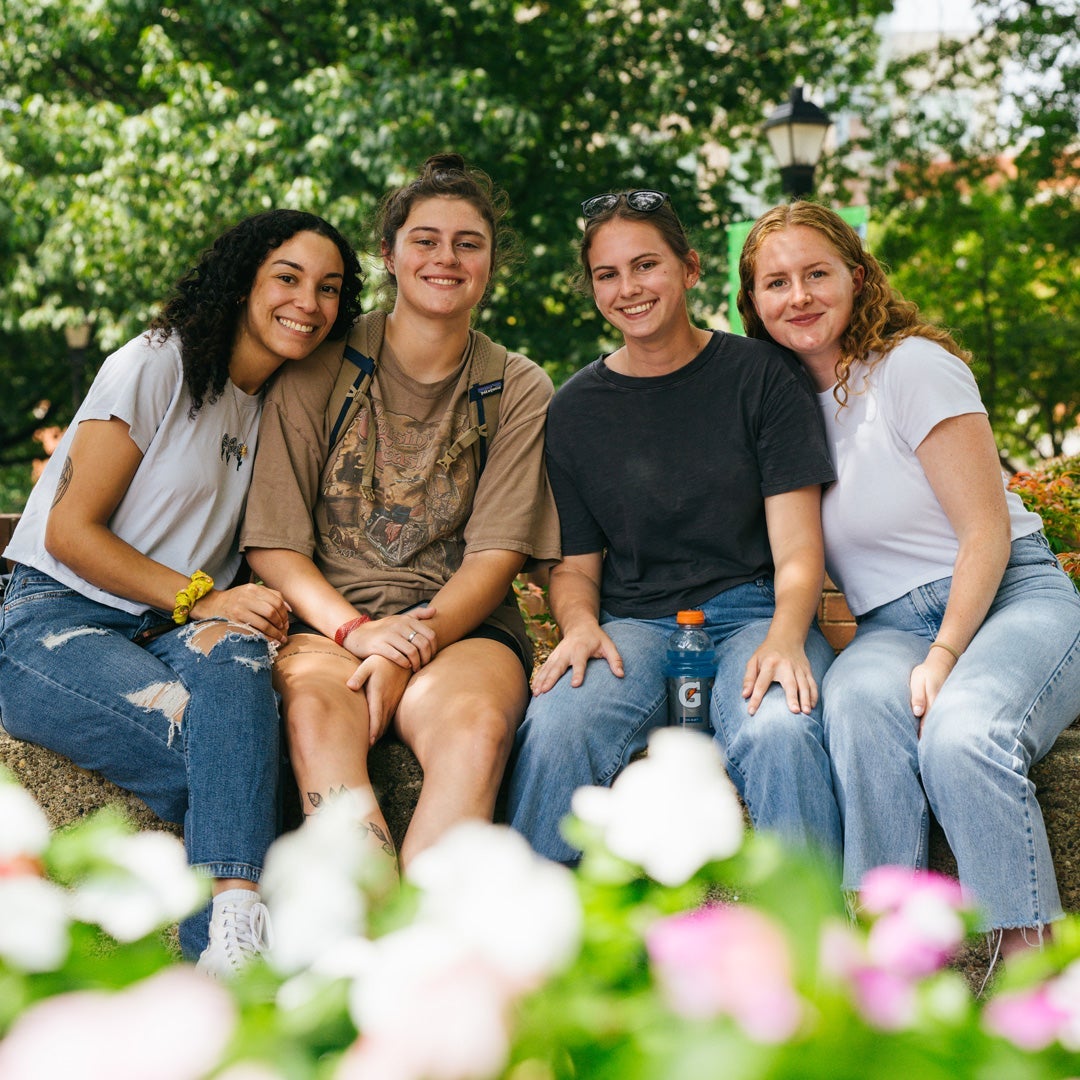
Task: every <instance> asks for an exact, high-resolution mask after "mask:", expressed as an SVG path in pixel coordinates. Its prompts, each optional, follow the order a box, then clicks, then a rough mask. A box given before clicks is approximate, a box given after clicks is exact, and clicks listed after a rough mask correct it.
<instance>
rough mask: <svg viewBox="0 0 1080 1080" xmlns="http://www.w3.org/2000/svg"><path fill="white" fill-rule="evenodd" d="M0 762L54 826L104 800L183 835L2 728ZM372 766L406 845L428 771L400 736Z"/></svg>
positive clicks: (291, 808) (380, 750)
mask: <svg viewBox="0 0 1080 1080" xmlns="http://www.w3.org/2000/svg"><path fill="white" fill-rule="evenodd" d="M0 765H4V766H6V767H7V768H8V769H9V770H10V771H11V772H12V773H13V774H14V776H15V778H16V779H17V780H18V781H19V783H21V784H22V785H23V787H25V788H26V789H27V791H29V792H30V793H31V794H32V795H33V796H34V798H35V799H37V801H38V802H39V803H40V805H41V807H42V809H43V810H44V811H45V816H46V817H47V818H48V819H49V825H50V826H51V827H52V828H54V829H58V828H61V827H62V826H64V825H71V824H74V823H75V822H77V821H79V820H81V819H82V818H84V817H86V816H87V815H88V814H91V813H93V812H94V811H95V810H99V809H101V808H102V807H104V806H116V807H118V808H119V809H120V810H121V811H123V813H124V814H126V815H127V817H128V818H129V819H130V820H131V822H132V823H133V824H134V825H135V826H136V827H137V828H139V829H157V830H165V831H167V832H171V833H173V834H174V835H176V836H182V835H183V829H182V828H181V826H179V825H177V824H173V823H171V822H165V821H162V820H161V819H160V818H159V817H157V815H156V814H154V812H153V811H152V810H150V809H149V807H147V806H146V804H145V803H144V802H143V801H142V800H141V799H139V798H138V797H137V796H135V795H132V794H131V793H130V792H127V791H124V790H123V789H121V788H118V787H117V786H116V785H115V784H111V783H109V781H108V780H105V779H104V778H103V777H101V776H99V775H98V774H97V773H93V772H88V771H87V770H86V769H80V768H79V767H78V766H77V765H73V764H72V763H71V762H70V761H68V760H67V759H66V758H63V757H60V755H59V754H54V753H53V752H52V751H51V750H46V749H44V748H43V747H40V746H35V745H34V744H33V743H26V742H19V741H18V740H17V739H13V738H11V736H10V735H7V734H0ZM368 766H369V770H370V773H371V779H372V783H373V784H374V786H375V790H376V792H377V793H378V795H379V801H380V805H381V806H382V809H383V813H384V814H385V815H386V821H387V824H388V825H389V826H390V832H391V833H392V835H393V837H394V842H395V844H397V845H398V846H399V847H400V846H401V841H402V839H403V838H404V836H405V830H406V829H407V828H408V825H409V820H410V818H411V817H412V812H413V810H414V809H415V807H416V802H417V799H419V797H420V786H421V784H422V782H423V773H422V772H421V770H420V766H419V764H418V763H417V761H416V758H415V757H414V756H413V754H412V752H411V751H410V750H409V749H408V748H407V747H405V746H403V745H402V744H401V743H400V742H398V741H397V740H396V739H383V740H382V741H381V742H379V743H378V744H377V745H376V746H375V748H374V750H372V752H371V755H370V758H369V761H368ZM285 818H286V822H287V823H288V824H290V825H295V824H297V823H298V821H299V810H298V804H297V803H296V802H295V800H293V801H292V803H291V804H288V803H287V804H286V807H285Z"/></svg>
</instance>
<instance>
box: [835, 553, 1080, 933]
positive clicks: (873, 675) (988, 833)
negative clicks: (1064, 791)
mask: <svg viewBox="0 0 1080 1080" xmlns="http://www.w3.org/2000/svg"><path fill="white" fill-rule="evenodd" d="M951 582H952V579H951V578H944V579H942V580H940V581H934V582H931V583H930V584H929V585H923V586H920V587H919V588H917V589H913V590H912V591H911V592H910V593H908V594H907V595H906V596H902V597H900V598H899V599H897V600H893V601H891V602H890V603H888V604H884V605H883V606H881V607H879V608H876V609H875V610H873V611H871V612H869V613H867V614H866V615H864V616H862V617H861V618H860V620H859V628H858V631H857V632H856V634H855V638H854V640H853V641H852V643H851V644H850V645H848V647H847V648H846V649H845V650H844V651H843V652H842V653H841V654H840V656H839V657H838V658H837V660H836V663H834V664H833V666H832V668H831V669H830V670H829V673H828V675H827V676H826V678H825V689H824V698H825V735H826V745H827V746H828V748H829V754H830V757H831V759H832V763H833V771H834V775H835V781H836V794H837V799H838V800H839V803H840V812H841V816H842V818H843V822H844V886H845V888H847V889H855V888H857V887H858V885H859V882H860V881H861V880H862V876H863V874H865V873H866V871H867V870H869V869H871V868H872V867H875V866H880V865H883V864H897V865H901V866H910V867H920V868H921V867H925V866H926V862H927V836H928V830H929V811H933V813H934V816H935V817H936V818H937V820H938V821H939V822H940V823H941V826H942V829H943V830H944V832H945V836H946V838H947V839H948V841H949V846H950V848H952V851H953V854H954V855H955V856H956V862H957V867H958V870H959V875H960V881H961V882H962V884H964V885H965V886H966V887H967V888H968V889H969V890H970V892H971V893H972V895H973V896H974V898H975V900H976V901H977V902H978V903H979V904H980V906H981V908H982V912H983V916H984V919H985V926H986V927H987V928H1008V927H1026V926H1042V925H1043V924H1044V923H1048V922H1051V921H1053V920H1054V919H1057V918H1060V917H1061V913H1062V912H1061V901H1060V898H1059V896H1058V888H1057V881H1056V879H1055V877H1054V864H1053V861H1052V859H1051V857H1050V848H1049V845H1048V844H1047V840H1046V828H1045V826H1044V824H1043V818H1042V812H1041V811H1040V809H1039V804H1038V801H1037V800H1036V798H1035V788H1034V785H1033V784H1032V783H1031V781H1030V780H1029V779H1028V770H1029V769H1030V768H1031V766H1032V765H1033V764H1034V763H1035V762H1037V761H1038V760H1039V759H1040V758H1041V757H1043V755H1045V754H1046V753H1047V752H1048V751H1049V750H1050V748H1051V747H1052V746H1053V745H1054V740H1055V739H1056V738H1057V736H1058V735H1059V734H1060V732H1061V731H1062V730H1063V729H1064V728H1066V727H1068V726H1069V724H1070V723H1071V722H1072V721H1073V720H1075V719H1076V717H1077V714H1078V713H1080V597H1078V596H1077V592H1076V589H1075V588H1074V587H1073V585H1072V583H1071V582H1070V581H1069V579H1068V578H1067V577H1066V575H1065V574H1064V572H1063V571H1062V570H1061V568H1060V566H1059V565H1058V562H1057V560H1056V559H1055V558H1054V555H1053V554H1052V552H1051V551H1050V548H1049V546H1048V545H1047V543H1046V539H1045V537H1043V535H1042V533H1035V534H1034V535H1032V536H1027V537H1022V538H1021V539H1019V540H1015V541H1013V545H1012V555H1011V558H1010V560H1009V564H1008V567H1007V569H1006V570H1005V574H1004V576H1003V578H1002V580H1001V585H1000V587H999V588H998V591H997V595H996V596H995V598H994V602H993V605H992V606H991V608H990V611H989V613H988V614H987V616H986V619H985V621H984V622H983V624H982V626H981V627H980V628H979V632H978V633H977V634H976V635H975V638H974V640H973V641H972V642H971V644H970V645H969V646H968V647H967V649H966V650H965V652H964V654H963V655H962V656H961V657H960V659H959V661H958V662H957V664H956V666H955V668H954V669H953V671H952V673H951V674H950V675H949V677H948V679H947V680H946V682H945V684H944V685H943V686H942V688H941V691H940V693H939V694H938V696H937V698H936V700H935V701H934V704H933V706H932V707H931V708H930V710H929V712H928V713H927V716H926V721H925V724H924V726H923V733H922V737H921V738H920V737H919V735H918V722H917V721H916V719H915V717H914V715H913V714H912V712H911V694H910V689H909V678H910V674H911V670H912V668H914V667H915V666H916V665H918V664H920V663H922V661H923V660H924V659H925V658H926V652H927V648H928V643H929V642H931V641H933V639H934V638H935V637H936V635H937V632H938V628H939V627H940V626H941V620H942V617H943V616H944V613H945V604H946V602H947V601H948V599H949V587H950V585H951Z"/></svg>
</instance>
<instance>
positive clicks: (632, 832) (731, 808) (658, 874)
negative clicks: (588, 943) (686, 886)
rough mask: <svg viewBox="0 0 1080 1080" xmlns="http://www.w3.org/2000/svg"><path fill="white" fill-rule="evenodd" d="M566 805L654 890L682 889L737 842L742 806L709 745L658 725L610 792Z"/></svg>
mask: <svg viewBox="0 0 1080 1080" xmlns="http://www.w3.org/2000/svg"><path fill="white" fill-rule="evenodd" d="M571 808H572V810H573V812H574V814H575V815H576V816H577V817H578V818H580V819H581V820H582V821H585V822H588V823H589V824H592V825H595V826H597V827H598V828H600V829H601V830H602V831H603V835H604V842H605V843H606V845H607V847H608V850H610V851H611V852H612V854H614V855H618V856H619V857H620V858H621V859H625V860H626V861H627V862H631V863H634V864H635V865H637V866H640V867H642V869H644V870H645V872H646V873H647V874H648V875H649V876H650V877H652V878H653V879H654V880H656V881H659V882H660V883H661V884H662V885H682V884H683V883H684V882H686V881H688V880H689V879H690V878H691V877H693V875H694V874H695V873H697V871H698V870H700V869H701V867H702V866H704V865H705V864H706V863H708V862H711V861H712V860H714V859H725V858H727V857H728V856H730V855H733V854H734V853H735V852H736V851H738V850H739V847H740V846H741V844H742V839H743V831H744V824H743V813H742V807H741V806H740V805H739V799H738V796H737V795H736V793H735V788H734V785H733V784H732V783H731V780H730V779H729V778H728V775H727V772H726V771H725V769H724V760H723V757H722V755H721V754H720V751H719V750H718V748H717V746H716V744H715V742H714V741H713V740H712V739H710V738H707V737H706V736H704V735H702V734H700V733H698V732H690V731H682V730H680V729H678V728H658V729H657V730H656V731H654V732H653V733H652V735H651V736H650V737H649V752H648V755H647V756H646V757H644V758H641V759H640V760H638V761H635V762H633V763H631V764H630V765H628V766H627V767H626V769H624V770H623V772H622V773H621V774H620V775H619V776H618V777H617V778H616V779H615V782H614V784H612V786H611V787H610V788H601V787H586V788H579V789H578V790H577V791H575V792H574V797H573V801H572V804H571Z"/></svg>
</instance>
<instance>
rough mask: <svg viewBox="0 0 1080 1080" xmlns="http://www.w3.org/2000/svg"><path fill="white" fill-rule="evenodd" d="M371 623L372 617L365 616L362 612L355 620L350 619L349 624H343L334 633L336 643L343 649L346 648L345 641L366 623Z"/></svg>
mask: <svg viewBox="0 0 1080 1080" xmlns="http://www.w3.org/2000/svg"><path fill="white" fill-rule="evenodd" d="M368 622H371V616H370V615H365V614H363V612H361V613H360V614H359V615H357V616H356V618H355V619H349V620H348V621H347V622H343V623H342V624H341V625H340V626H339V627H338V628H337V629H336V630H335V631H334V641H335V643H336V644H338V645H340V646H341V647H342V648H344V647H345V639H346V638H347V637H348V636H349V635H350V634H351V633H352V632H353V631H354V630H355V629H356V628H357V627H358V626H363V625H364V623H368Z"/></svg>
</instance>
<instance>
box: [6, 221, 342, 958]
mask: <svg viewBox="0 0 1080 1080" xmlns="http://www.w3.org/2000/svg"><path fill="white" fill-rule="evenodd" d="M361 285H362V280H361V274H360V267H359V264H358V263H357V260H356V256H355V255H354V253H353V252H352V250H351V249H350V247H349V245H348V243H347V242H346V241H345V240H344V238H343V237H342V236H341V235H340V234H339V233H338V232H337V231H336V230H335V229H333V228H332V227H331V226H330V225H328V224H327V223H326V222H325V221H323V220H322V219H321V218H318V217H315V216H314V215H312V214H307V213H302V212H299V211H293V210H272V211H269V212H267V213H263V214H258V215H256V216H254V217H251V218H248V219H246V220H244V221H242V222H240V224H238V225H236V226H234V227H233V228H231V229H229V230H228V231H227V232H226V233H224V234H223V235H222V236H221V237H219V238H218V240H217V241H216V242H215V243H214V245H213V246H212V247H211V248H209V249H208V250H207V251H206V252H205V253H204V254H203V255H202V257H201V258H200V259H199V262H198V263H197V265H196V266H195V267H194V268H193V269H192V270H190V271H189V272H188V273H187V274H185V275H184V276H183V277H182V278H181V279H180V281H179V282H178V284H177V286H176V288H175V290H174V292H173V294H172V296H171V297H170V298H169V300H168V301H167V302H166V304H165V307H164V310H163V311H162V313H161V315H160V316H159V317H158V318H157V319H155V320H154V322H153V324H152V325H151V327H150V330H149V331H148V332H147V333H145V334H142V335H140V336H139V337H137V338H135V339H133V340H132V341H129V342H128V343H127V344H126V345H124V346H123V347H122V348H120V349H118V350H117V351H116V352H115V353H113V354H112V355H111V356H109V357H108V358H107V359H106V361H105V363H104V365H103V366H102V368H101V371H100V372H99V373H98V375H97V377H96V378H95V380H94V383H93V385H92V386H91V388H90V391H89V392H88V394H87V396H86V400H85V401H84V402H83V403H82V405H81V406H80V408H79V410H78V412H77V413H76V415H75V418H74V420H73V421H72V423H71V426H70V428H69V429H68V431H67V433H66V435H65V436H64V439H63V441H62V442H61V444H60V446H59V447H58V449H57V451H56V452H55V453H54V454H53V457H52V459H51V460H50V462H49V465H48V467H47V468H46V470H45V472H44V474H43V475H42V478H41V480H39V481H38V484H37V486H36V487H35V489H34V491H33V493H32V494H31V497H30V499H29V501H28V503H27V506H26V510H25V513H24V514H23V516H22V519H21V521H20V523H19V526H18V528H17V529H16V531H15V535H14V536H13V537H12V540H11V543H10V545H9V546H8V548H7V550H6V551H5V552H4V554H5V555H6V556H7V558H8V559H11V560H12V561H13V562H15V563H16V564H17V565H16V567H15V570H14V573H13V575H12V578H11V582H10V585H9V587H8V589H7V594H6V597H5V605H4V610H3V613H2V615H0V712H2V716H3V724H4V727H5V729H6V730H7V731H8V732H9V733H10V734H11V735H12V736H13V737H14V738H17V739H25V740H27V741H30V742H34V743H38V744H40V745H42V746H46V747H48V748H49V749H51V750H54V751H56V752H57V753H60V754H63V755H64V756H66V757H68V758H70V759H71V760H72V761H74V762H75V763H76V764H77V765H80V766H82V767H83V768H87V769H93V770H95V771H97V772H99V773H101V774H102V775H103V776H105V777H107V778H108V779H110V780H112V781H113V782H114V783H116V784H118V785H119V786H121V787H123V788H126V789H127V790H129V791H132V792H134V793H135V794H136V795H138V796H139V797H140V798H141V799H143V801H144V802H146V804H147V805H148V806H149V807H150V808H151V809H152V810H154V812H155V813H157V814H158V815H159V816H160V817H162V818H163V819H165V820H167V821H176V822H183V823H184V838H185V843H186V846H187V850H188V856H189V859H190V861H191V863H192V865H193V866H195V867H196V868H197V869H198V870H199V871H200V872H202V873H204V874H205V875H206V876H207V877H209V878H211V879H212V880H213V893H214V900H213V904H212V911H210V912H208V911H204V912H201V913H199V914H197V915H194V916H191V917H190V918H189V919H187V920H185V922H184V924H183V925H182V926H181V934H180V940H181V946H182V948H183V951H184V954H185V956H187V957H188V958H189V959H195V958H199V966H200V967H201V968H202V969H203V970H205V971H207V972H208V973H209V974H210V975H212V976H215V977H221V976H225V975H228V974H231V973H232V972H233V971H235V970H236V969H237V968H238V967H240V966H242V965H243V964H244V963H245V962H246V961H247V960H248V959H249V958H250V957H251V956H253V955H255V954H256V953H258V952H260V951H261V950H262V948H263V947H264V945H265V940H266V930H267V921H266V920H267V916H266V909H265V907H263V905H262V904H261V903H260V902H259V894H258V892H257V882H258V880H259V876H260V872H261V868H262V860H263V856H264V855H265V852H266V849H267V847H268V846H269V844H270V842H271V840H272V839H273V836H274V831H275V822H276V781H277V770H278V716H277V705H276V701H275V698H274V692H273V687H272V685H271V680H270V665H271V660H272V657H273V655H274V651H275V650H276V648H277V645H278V644H279V643H280V642H283V641H284V640H285V628H286V625H287V622H288V605H287V604H286V603H285V601H284V600H283V599H282V597H281V594H280V593H278V592H277V591H275V590H273V589H269V588H266V587H264V586H262V585H255V584H242V585H239V586H235V587H230V582H232V580H233V578H234V577H235V576H236V574H237V570H238V568H239V565H240V554H239V551H238V548H237V543H236V537H237V528H238V524H239V520H240V514H241V511H242V509H243V505H244V502H245V499H246V497H247V490H248V484H249V481H250V478H251V458H252V454H253V451H254V448H255V442H256V439H257V437H258V431H259V420H260V416H261V413H262V401H263V391H264V388H265V387H266V385H267V383H268V381H269V380H270V379H271V377H272V376H273V375H274V373H275V371H276V370H277V368H278V367H279V366H280V365H281V364H283V363H284V364H288V363H291V362H297V361H300V360H302V359H304V358H305V357H307V356H308V355H309V354H310V353H311V352H312V351H313V350H314V349H315V348H317V347H318V346H319V345H320V344H321V343H322V342H323V341H324V340H326V339H327V338H328V337H330V336H332V335H333V336H337V337H343V336H344V335H345V333H346V332H347V330H348V328H349V325H350V323H351V321H352V319H353V317H354V316H355V314H356V313H357V311H358V303H359V300H358V296H359V291H360V288H361ZM208 914H209V915H210V923H209V928H208V926H207V915H208Z"/></svg>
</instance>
